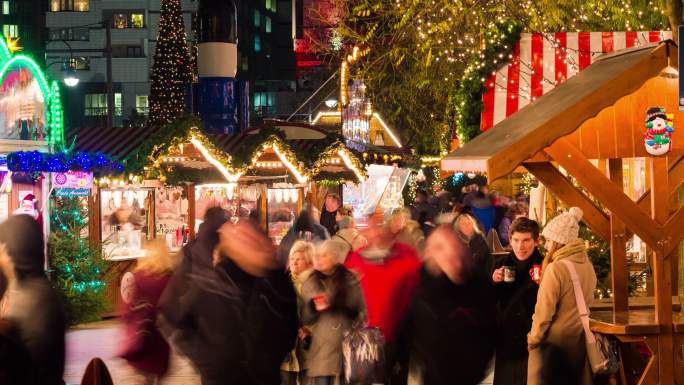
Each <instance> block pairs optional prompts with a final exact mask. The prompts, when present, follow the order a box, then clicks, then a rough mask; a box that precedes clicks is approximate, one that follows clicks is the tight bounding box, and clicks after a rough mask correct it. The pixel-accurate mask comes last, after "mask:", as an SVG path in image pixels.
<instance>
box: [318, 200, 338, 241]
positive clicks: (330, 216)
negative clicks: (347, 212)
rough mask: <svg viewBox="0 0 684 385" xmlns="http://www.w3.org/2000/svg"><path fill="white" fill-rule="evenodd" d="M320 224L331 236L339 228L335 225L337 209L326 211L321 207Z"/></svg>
mask: <svg viewBox="0 0 684 385" xmlns="http://www.w3.org/2000/svg"><path fill="white" fill-rule="evenodd" d="M320 223H321V226H323V227H325V229H326V230H328V233H329V234H330V236H331V237H332V236H333V235H335V234H336V233H337V230H339V229H340V228H339V227H338V226H337V210H335V211H328V210H326V209H325V207H323V210H321V222H320Z"/></svg>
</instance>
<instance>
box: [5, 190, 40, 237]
mask: <svg viewBox="0 0 684 385" xmlns="http://www.w3.org/2000/svg"><path fill="white" fill-rule="evenodd" d="M36 202H37V201H36V196H35V195H33V194H31V193H29V194H26V195H25V196H24V198H23V199H22V200H21V205H20V206H19V208H18V209H16V210H14V212H13V213H12V215H29V216H31V217H32V218H33V219H35V220H36V221H37V222H38V224H39V225H40V226H41V228H42V227H43V214H42V213H41V212H40V210H38V209H37V208H36Z"/></svg>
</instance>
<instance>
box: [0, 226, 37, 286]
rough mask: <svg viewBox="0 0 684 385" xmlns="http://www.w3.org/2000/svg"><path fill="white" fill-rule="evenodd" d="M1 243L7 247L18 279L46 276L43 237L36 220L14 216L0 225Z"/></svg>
mask: <svg viewBox="0 0 684 385" xmlns="http://www.w3.org/2000/svg"><path fill="white" fill-rule="evenodd" d="M0 243H3V244H5V246H6V247H7V254H9V257H10V259H11V260H12V263H14V270H15V272H16V273H17V278H19V279H22V278H24V277H28V276H36V275H42V274H45V270H44V263H45V251H44V242H43V235H42V231H41V229H40V226H39V225H38V222H36V220H35V219H33V218H32V217H30V216H28V215H13V216H11V217H9V219H7V220H6V221H4V222H3V223H0Z"/></svg>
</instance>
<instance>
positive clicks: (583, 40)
mask: <svg viewBox="0 0 684 385" xmlns="http://www.w3.org/2000/svg"><path fill="white" fill-rule="evenodd" d="M671 38H672V32H670V31H650V32H648V31H647V32H631V31H630V32H557V33H544V34H542V33H523V34H522V35H521V37H520V40H519V41H518V42H517V43H516V45H515V47H514V48H513V52H512V54H511V55H510V57H509V60H508V64H507V65H505V66H503V67H501V68H500V69H499V70H498V71H496V72H495V73H493V74H492V75H491V76H490V77H489V79H486V84H485V88H486V91H485V93H484V94H483V95H482V101H483V103H484V108H483V110H482V115H481V119H480V128H481V129H482V131H486V130H488V129H489V128H492V127H493V126H494V125H495V124H497V123H499V122H500V121H502V120H504V119H506V118H507V117H509V116H511V115H512V114H514V113H515V112H516V111H518V110H520V109H521V108H523V107H525V106H526V105H527V104H529V103H530V102H532V101H534V100H535V99H536V98H538V97H540V96H542V95H544V94H545V93H547V92H549V91H550V90H551V89H553V88H554V87H555V86H556V85H558V84H560V83H562V82H564V81H565V80H567V79H568V78H570V77H572V76H575V75H576V74H577V73H578V72H579V71H581V70H583V69H585V68H587V67H588V66H589V65H590V64H591V63H593V62H594V61H595V60H596V59H598V57H600V56H601V55H603V54H605V53H610V52H613V51H618V50H621V49H625V48H632V47H638V46H641V45H644V44H649V43H655V42H658V41H661V40H666V39H671Z"/></svg>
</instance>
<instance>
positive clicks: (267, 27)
mask: <svg viewBox="0 0 684 385" xmlns="http://www.w3.org/2000/svg"><path fill="white" fill-rule="evenodd" d="M266 33H271V18H270V17H268V16H266Z"/></svg>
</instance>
